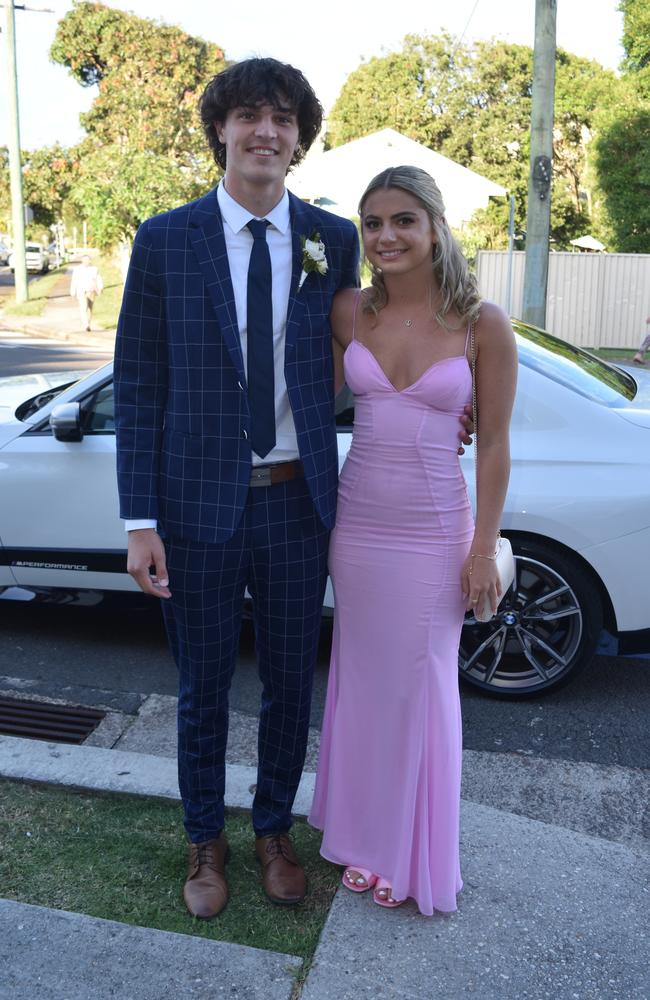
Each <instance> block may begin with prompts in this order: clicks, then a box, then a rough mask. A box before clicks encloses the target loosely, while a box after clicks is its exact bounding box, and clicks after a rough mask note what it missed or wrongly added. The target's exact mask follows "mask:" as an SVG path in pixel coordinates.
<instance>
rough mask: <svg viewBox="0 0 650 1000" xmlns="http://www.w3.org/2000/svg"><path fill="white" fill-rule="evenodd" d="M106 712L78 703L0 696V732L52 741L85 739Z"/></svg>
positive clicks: (6, 734) (75, 741)
mask: <svg viewBox="0 0 650 1000" xmlns="http://www.w3.org/2000/svg"><path fill="white" fill-rule="evenodd" d="M105 714H106V713H105V712H100V711H99V709H96V708H81V707H80V706H78V705H49V704H47V702H43V701H21V700H19V699H17V698H0V733H1V734H2V735H3V736H23V737H26V738H27V739H32V740H51V741H52V742H53V743H83V741H84V740H85V739H86V737H87V736H90V734H91V733H92V731H93V729H96V728H97V726H98V725H99V723H100V722H101V720H102V719H103V718H104V715H105Z"/></svg>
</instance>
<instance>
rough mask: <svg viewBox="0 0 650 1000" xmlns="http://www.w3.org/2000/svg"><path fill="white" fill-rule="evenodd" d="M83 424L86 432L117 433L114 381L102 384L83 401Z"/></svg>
mask: <svg viewBox="0 0 650 1000" xmlns="http://www.w3.org/2000/svg"><path fill="white" fill-rule="evenodd" d="M81 426H82V428H83V432H84V434H114V433H115V397H114V394H113V383H112V382H110V383H109V384H108V385H105V386H102V388H101V389H98V390H97V392H95V393H93V395H92V396H89V397H88V399H87V400H84V401H83V402H82V404H81Z"/></svg>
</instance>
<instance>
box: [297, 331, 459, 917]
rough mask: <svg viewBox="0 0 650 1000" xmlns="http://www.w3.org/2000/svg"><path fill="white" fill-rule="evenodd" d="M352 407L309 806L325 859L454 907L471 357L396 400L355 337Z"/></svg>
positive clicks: (441, 365) (427, 906)
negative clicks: (464, 429) (464, 454)
mask: <svg viewBox="0 0 650 1000" xmlns="http://www.w3.org/2000/svg"><path fill="white" fill-rule="evenodd" d="M344 365H345V373H346V381H347V383H348V385H349V386H350V388H351V389H352V392H353V393H354V395H355V420H354V433H353V437H352V444H351V447H350V451H349V454H348V457H347V459H346V462H345V465H344V467H343V470H342V473H341V481H340V487H339V501H338V512H337V520H336V527H335V529H334V532H333V534H332V540H331V547H330V573H331V576H332V580H333V584H334V593H335V602H336V609H335V623H334V635H333V646H332V659H331V664H330V674H329V684H328V691H327V700H326V707H325V717H324V721H323V729H322V735H321V747H320V759H319V765H318V774H317V777H316V788H315V794H314V802H313V805H312V809H311V813H310V816H309V821H310V823H312V825H314V826H316V827H318V828H319V829H321V830H323V831H324V834H323V842H322V847H321V853H322V855H323V856H324V857H325V858H327V859H329V860H330V861H333V862H334V863H336V864H342V865H352V866H354V865H359V866H361V867H363V868H368V869H370V871H372V872H375V873H377V874H378V875H380V876H382V877H384V878H386V879H387V880H388V882H389V884H390V885H391V887H392V892H393V896H394V897H395V898H396V899H405V898H407V897H412V898H413V899H415V901H416V903H417V905H418V907H419V909H420V911H421V912H422V913H424V914H427V915H430V914H432V913H433V911H434V909H435V910H442V911H452V910H455V909H456V894H457V893H458V892H459V891H460V890H461V888H462V880H461V875H460V862H459V810H460V778H461V752H462V747H461V716H460V703H459V694H458V643H459V639H460V631H461V627H462V622H463V616H464V600H463V596H462V591H461V582H460V574H461V567H462V565H463V562H464V560H465V558H466V556H467V553H468V551H469V547H470V543H471V539H472V535H473V527H474V526H473V520H472V515H471V510H470V505H469V501H468V497H467V490H466V487H465V481H464V478H463V475H462V472H461V469H460V464H459V461H458V454H457V449H458V434H459V429H460V424H459V417H460V415H461V413H462V411H463V407H464V406H465V404H467V403H468V402H469V401H470V399H471V371H470V368H469V365H468V362H467V358H466V353H464V354H463V355H460V356H458V357H451V358H446V359H444V360H442V361H439V362H437V363H436V364H434V365H432V366H431V367H430V368H428V369H427V370H426V371H425V372H424V373H423V374H422V375H421V376H420V378H419V379H418V380H417V381H416V382H414V383H413V384H412V385H410V386H408V387H407V388H406V389H404V390H402V391H398V390H397V389H395V387H394V386H393V385H392V384H391V383H390V382H389V380H388V379H387V377H386V375H385V374H384V372H383V370H382V369H381V367H380V365H379V363H378V362H377V360H376V358H375V357H374V355H373V354H372V353H371V352H370V351H369V350H368V349H367V348H366V347H365V346H364V345H363V344H362V343H360V342H359V341H358V340H355V339H353V340H352V342H351V344H350V345H349V347H348V349H347V351H346V352H345V357H344Z"/></svg>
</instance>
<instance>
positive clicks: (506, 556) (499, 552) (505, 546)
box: [474, 535, 515, 622]
mask: <svg viewBox="0 0 650 1000" xmlns="http://www.w3.org/2000/svg"><path fill="white" fill-rule="evenodd" d="M495 558H496V566H497V573H498V574H499V582H500V584H501V596H500V597H499V603H501V601H502V600H503V598H504V597H505V595H506V592H507V591H508V590H510V587H511V586H512V582H513V580H514V578H515V557H514V556H513V554H512V545H511V544H510V541H509V539H507V538H502V537H501V535H499V537H498V539H497V547H496V552H495ZM494 614H495V612H494V611H493V610H492V607H491V605H490V602H489V601H488V602H486V604H484V605H483V607H482V608H478V607H477V608H474V617H475V618H476V620H477V622H489V621H491V620H492V618H494Z"/></svg>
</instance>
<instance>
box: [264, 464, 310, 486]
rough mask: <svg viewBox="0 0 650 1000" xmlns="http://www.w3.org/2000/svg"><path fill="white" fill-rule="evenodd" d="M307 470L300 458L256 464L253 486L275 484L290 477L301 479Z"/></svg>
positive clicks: (286, 480) (284, 481) (283, 481)
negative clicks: (270, 463)
mask: <svg viewBox="0 0 650 1000" xmlns="http://www.w3.org/2000/svg"><path fill="white" fill-rule="evenodd" d="M304 474H305V470H304V469H303V467H302V462H301V461H300V459H296V460H295V461H294V462H278V463H276V465H254V466H253V468H252V469H251V486H275V485H276V483H286V482H288V481H289V480H290V479H300V477H301V476H304Z"/></svg>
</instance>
